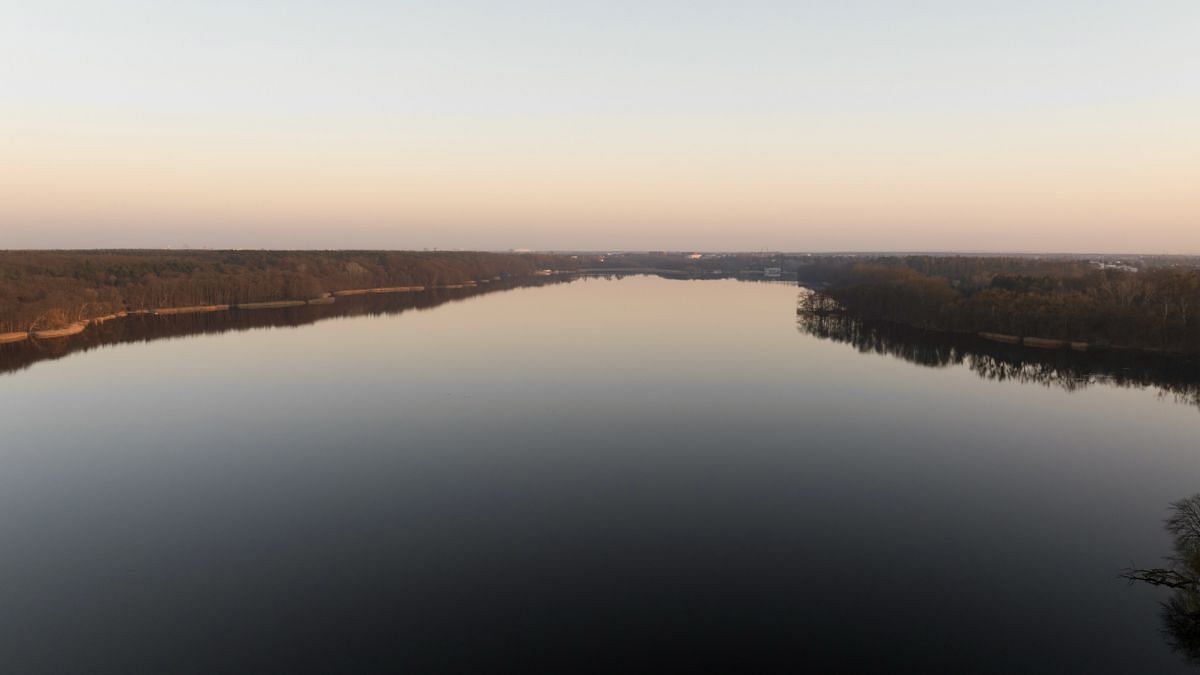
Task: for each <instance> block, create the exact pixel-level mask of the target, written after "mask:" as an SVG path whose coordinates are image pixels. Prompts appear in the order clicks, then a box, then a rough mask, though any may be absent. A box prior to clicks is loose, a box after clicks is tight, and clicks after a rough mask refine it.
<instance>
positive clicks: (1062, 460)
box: [0, 277, 1200, 673]
mask: <svg viewBox="0 0 1200 675" xmlns="http://www.w3.org/2000/svg"><path fill="white" fill-rule="evenodd" d="M800 292H801V291H800V289H797V288H796V287H794V286H789V285H784V284H763V283H741V282H736V281H671V280H665V279H659V278H653V277H629V278H624V279H619V280H604V279H588V280H580V281H576V282H574V283H570V284H557V285H550V286H545V287H541V288H527V289H519V290H514V291H511V292H505V293H491V294H486V295H478V296H475V297H470V298H465V299H463V300H462V301H460V302H453V303H447V304H441V305H439V306H436V307H433V305H434V304H437V303H428V304H426V305H425V306H426V307H429V309H427V311H403V312H399V313H386V311H385V312H384V313H374V312H371V313H363V314H361V315H358V316H344V317H342V318H341V319H340V320H331V321H317V322H315V323H309V322H308V321H307V320H305V321H293V322H291V323H293V324H307V325H299V326H298V327H289V328H280V327H276V328H270V327H262V328H260V329H256V330H245V331H237V332H223V333H217V332H214V333H205V334H196V335H192V336H190V337H179V338H178V339H171V340H156V341H148V342H134V343H125V344H109V345H107V346H103V347H101V348H98V349H91V350H88V351H80V352H75V353H72V354H69V355H67V356H66V357H65V358H60V359H57V360H44V361H39V362H36V363H33V362H32V361H31V360H27V361H23V362H22V364H23V365H28V367H25V368H23V369H20V370H14V371H12V372H10V373H9V374H7V375H0V433H2V434H3V441H2V442H0V461H2V462H3V471H0V537H2V541H3V543H4V546H3V549H2V552H0V659H2V660H3V661H4V663H3V664H0V668H2V670H3V671H4V672H23V673H42V672H45V673H64V672H79V673H108V672H112V673H121V672H164V673H165V672H229V671H231V670H244V671H258V672H293V671H296V670H312V671H320V672H361V671H374V670H377V671H385V672H394V671H397V670H400V671H404V670H408V671H412V672H463V671H472V672H477V671H494V670H505V669H521V668H524V669H527V670H531V671H533V670H544V669H546V668H547V667H552V666H559V667H560V669H565V670H572V671H584V670H609V671H611V670H630V669H634V668H643V669H644V668H645V667H647V666H650V665H653V666H661V667H665V666H667V665H676V666H679V665H691V666H695V665H697V664H702V665H705V666H707V667H714V666H717V665H721V666H727V667H728V668H735V667H740V668H742V669H743V670H752V671H753V670H758V671H764V670H775V671H780V672H793V671H796V670H800V669H801V668H813V667H816V668H820V669H822V670H825V671H844V672H872V671H875V672H903V671H914V670H915V671H922V670H924V671H932V672H939V671H944V672H1047V673H1049V672H1056V673H1057V672H1090V673H1133V672H1156V673H1171V672H1183V671H1184V670H1185V669H1186V668H1187V664H1186V663H1185V662H1184V660H1183V658H1182V657H1181V656H1179V655H1177V654H1175V653H1173V652H1172V651H1171V649H1170V648H1169V646H1168V644H1167V641H1166V640H1164V636H1163V635H1162V633H1161V626H1160V621H1159V606H1158V603H1159V602H1160V601H1161V600H1162V599H1163V598H1164V597H1165V596H1164V594H1162V593H1159V592H1156V591H1155V590H1153V589H1149V588H1142V587H1136V586H1134V587H1131V586H1128V585H1127V584H1125V583H1124V582H1122V581H1120V580H1119V579H1118V578H1117V573H1118V571H1119V570H1120V569H1121V568H1123V567H1126V566H1129V565H1130V564H1131V563H1133V564H1138V565H1155V564H1157V563H1158V562H1159V558H1160V557H1161V556H1162V555H1164V554H1166V553H1168V552H1169V550H1170V545H1171V544H1170V539H1169V538H1168V536H1167V535H1166V533H1164V532H1163V531H1162V529H1161V527H1160V525H1161V521H1162V518H1163V517H1164V515H1165V513H1166V508H1167V505H1168V504H1169V503H1171V502H1173V501H1175V500H1177V499H1180V498H1182V497H1185V496H1188V495H1190V494H1193V493H1195V492H1197V491H1200V462H1197V441H1196V438H1197V432H1198V431H1200V410H1198V409H1197V407H1196V406H1195V405H1193V404H1191V403H1186V402H1185V403H1179V402H1177V401H1176V399H1175V398H1174V397H1172V396H1165V397H1164V396H1161V395H1159V394H1158V393H1157V392H1156V391H1155V390H1154V388H1153V387H1150V388H1145V387H1142V386H1140V385H1138V386H1110V385H1107V384H1105V383H1104V382H1103V381H1097V382H1096V383H1095V384H1093V385H1092V386H1084V387H1073V388H1064V387H1062V386H1043V384H1042V383H1041V382H1039V381H1036V378H1035V379H1033V380H1030V379H1028V378H1026V379H1022V378H1013V377H1005V378H999V379H985V378H981V377H980V376H979V375H980V374H981V373H980V369H978V368H974V367H970V366H971V364H973V363H974V362H973V361H969V360H968V361H967V362H964V361H963V360H962V359H954V358H951V359H941V360H938V359H935V360H934V362H932V363H926V364H925V365H920V364H918V363H914V362H913V361H914V360H916V361H921V359H906V358H897V357H896V355H895V354H897V353H898V352H897V351H896V350H894V349H892V350H889V349H881V350H868V352H867V353H863V351H860V349H855V348H853V347H852V346H851V345H848V344H847V340H838V339H836V336H833V335H830V333H829V332H828V331H826V332H825V333H820V332H819V331H818V334H816V335H814V334H813V331H812V330H808V329H806V328H805V327H804V326H803V325H798V323H797V316H796V314H795V306H796V300H797V295H798V293H800ZM401 309H403V308H401ZM281 311H285V310H281ZM220 320H221V319H215V318H209V319H205V321H220ZM830 337H834V339H829V338H830ZM848 342H850V343H851V344H854V345H856V346H858V347H860V348H861V347H862V346H863V345H862V342H861V340H860V341H857V342H856V341H855V340H848ZM874 351H880V352H883V353H874ZM925 361H928V359H925ZM30 363H31V364H32V365H29V364H30ZM928 365H934V366H938V367H932V368H931V367H927V366H928ZM1126 384H1128V382H1127V383H1126ZM1134 384H1137V381H1135V382H1134ZM1068 389H1073V390H1068Z"/></svg>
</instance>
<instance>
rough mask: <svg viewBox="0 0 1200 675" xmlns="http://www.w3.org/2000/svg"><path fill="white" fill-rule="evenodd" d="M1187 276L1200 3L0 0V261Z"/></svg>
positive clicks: (1197, 225) (1197, 220)
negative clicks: (777, 260)
mask: <svg viewBox="0 0 1200 675" xmlns="http://www.w3.org/2000/svg"><path fill="white" fill-rule="evenodd" d="M165 246H174V247H180V246H193V247H222V248H224V247H231V248H242V247H246V248H413V249H420V248H465V249H489V250H504V249H510V248H532V249H560V250H561V249H588V250H604V249H626V250H658V249H669V250H761V249H770V250H794V251H830V250H838V251H844V250H869V251H882V250H896V251H917V250H920V251H941V250H962V251H1075V252H1148V253H1192V254H1196V253H1200V2H1197V1H1196V0H1141V1H1137V2H1134V1H1125V0H1110V1H1105V0H1089V1H1086V2H1084V1H1076V0H1059V1H1054V2H1051V1H1049V0H1039V1H1036V2H1035V1H1026V0H1006V1H1004V2H999V1H991V0H978V1H964V0H912V1H910V2H899V1H886V2H885V1H882V0H840V1H836V2H834V1H830V2H804V1H802V0H790V1H782V0H780V1H775V0H741V1H738V2H732V1H730V2H711V1H709V0H688V1H675V0H637V1H624V0H609V1H606V2H575V1H573V0H510V1H507V2H495V1H494V0H487V1H484V0H461V1H458V2H455V1H452V0H440V1H436V2H435V1H415V2H403V1H393V2H383V1H368V0H358V1H355V0H345V1H342V2H336V3H335V2H310V1H308V0H288V1H286V2H276V1H273V0H261V1H251V0H238V1H227V0H207V1H205V2H195V1H187V0H174V1H172V2H161V1H157V2H137V1H134V0H107V1H106V2H96V1H94V0H89V1H79V0H76V1H66V0H0V248H32V247H49V248H92V247H165Z"/></svg>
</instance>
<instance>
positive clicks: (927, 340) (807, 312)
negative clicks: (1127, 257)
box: [796, 293, 1200, 407]
mask: <svg viewBox="0 0 1200 675" xmlns="http://www.w3.org/2000/svg"><path fill="white" fill-rule="evenodd" d="M807 297H808V294H807V293H802V294H801V300H800V303H799V304H798V308H797V311H796V325H797V329H798V330H799V331H800V332H801V333H804V334H807V335H812V336H815V337H818V338H822V339H825V340H832V341H835V342H842V343H845V344H848V345H851V346H853V347H854V348H855V349H857V350H858V351H860V352H864V353H873V354H885V355H888V356H894V357H896V358H900V359H904V360H905V361H909V362H911V363H916V364H919V365H922V366H926V367H930V368H945V367H948V366H965V367H967V368H969V369H971V370H972V371H973V372H974V373H976V374H977V375H979V376H980V377H982V378H984V379H988V380H998V381H1005V380H1013V381H1017V382H1022V383H1035V384H1041V385H1044V386H1052V387H1059V388H1062V389H1065V390H1067V391H1076V390H1079V389H1083V388H1086V387H1089V386H1091V385H1094V384H1107V385H1113V386H1118V387H1131V388H1138V389H1154V390H1156V391H1157V392H1158V393H1159V394H1160V395H1161V396H1170V397H1172V398H1174V399H1175V400H1177V401H1179V402H1181V403H1186V404H1189V405H1193V406H1197V407H1200V362H1197V361H1194V360H1186V359H1182V358H1179V357H1172V356H1166V355H1161V354H1147V353H1142V352H1134V351H1123V350H1093V351H1088V352H1077V351H1072V350H1069V349H1052V350H1042V349H1032V348H1028V347H1021V346H1019V345H1008V344H1001V343H997V342H991V341H988V340H984V339H982V338H979V337H977V336H975V335H970V334H953V333H940V332H933V331H923V330H921V329H918V328H912V327H909V326H902V325H897V324H889V323H878V322H865V321H861V320H858V319H855V318H854V317H852V316H848V315H846V314H843V313H840V312H837V311H827V310H822V309H817V310H813V308H810V307H808V306H807V305H806V303H805V299H806V298H807Z"/></svg>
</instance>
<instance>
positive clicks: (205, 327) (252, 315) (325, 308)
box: [0, 278, 572, 375]
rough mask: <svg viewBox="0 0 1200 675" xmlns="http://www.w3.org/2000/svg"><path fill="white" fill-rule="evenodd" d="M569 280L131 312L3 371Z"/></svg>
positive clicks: (10, 359) (22, 356) (9, 357)
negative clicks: (267, 305)
mask: <svg viewBox="0 0 1200 675" xmlns="http://www.w3.org/2000/svg"><path fill="white" fill-rule="evenodd" d="M571 280H572V279H570V278H566V279H564V278H537V279H527V280H521V281H505V282H494V283H491V284H489V285H484V286H477V287H470V288H447V289H431V290H428V291H423V292H420V293H383V294H373V295H355V296H345V297H341V298H338V299H337V302H334V303H332V304H328V305H302V306H299V307H286V308H278V309H260V310H236V309H235V310H232V311H225V312H205V313H197V314H178V315H170V316H155V315H149V314H131V315H129V316H127V317H124V318H122V319H118V320H114V321H108V322H106V323H103V324H100V325H93V326H89V327H88V329H87V330H85V331H84V332H83V333H80V334H79V335H76V336H73V337H70V338H65V339H54V340H26V341H24V342H18V343H14V344H5V345H0V375H3V374H5V373H12V372H15V371H18V370H21V369H24V368H28V367H29V366H31V365H33V364H34V363H37V362H38V361H45V360H52V359H59V358H62V357H64V356H68V355H70V354H74V353H77V352H86V351H89V350H91V349H95V348H97V347H103V346H106V345H114V344H120V343H123V342H150V341H152V340H162V339H169V338H176V337H184V336H187V335H199V334H205V333H226V332H229V331H244V330H253V329H257V328H289V327H297V326H304V325H307V324H312V323H316V322H318V321H323V320H326V319H336V318H347V317H355V316H378V315H384V314H400V313H401V312H407V311H410V310H424V309H432V308H434V307H437V306H438V305H442V304H445V303H447V302H455V301H458V300H465V299H467V298H471V297H475V296H478V295H483V294H485V293H495V292H497V291H508V290H513V289H515V288H525V287H533V286H547V285H551V284H558V283H567V282H570V281H571Z"/></svg>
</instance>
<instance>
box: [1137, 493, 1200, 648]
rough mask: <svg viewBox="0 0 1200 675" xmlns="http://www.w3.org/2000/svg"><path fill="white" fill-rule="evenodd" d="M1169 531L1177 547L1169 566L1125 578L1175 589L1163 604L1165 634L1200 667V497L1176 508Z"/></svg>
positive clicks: (1174, 507)
mask: <svg viewBox="0 0 1200 675" xmlns="http://www.w3.org/2000/svg"><path fill="white" fill-rule="evenodd" d="M1165 527H1166V530H1167V532H1168V533H1169V534H1170V535H1171V538H1172V539H1173V543H1174V553H1173V555H1171V556H1169V557H1167V558H1166V563H1167V566H1166V567H1155V568H1150V569H1129V570H1126V571H1125V572H1123V573H1122V574H1121V576H1122V577H1124V578H1125V579H1128V580H1130V581H1136V582H1142V583H1147V584H1150V585H1152V586H1161V587H1165V588H1170V589H1172V593H1171V597H1170V598H1168V599H1167V600H1166V601H1165V602H1163V609H1162V621H1163V632H1164V634H1165V635H1166V637H1167V642H1168V643H1169V644H1170V645H1171V648H1172V649H1174V650H1175V651H1177V652H1179V653H1180V654H1182V655H1183V656H1184V657H1185V658H1186V659H1187V660H1188V661H1189V662H1190V663H1192V664H1194V665H1200V494H1196V495H1192V496H1191V497H1188V498H1187V499H1181V500H1179V501H1177V502H1175V503H1174V504H1172V505H1171V515H1170V516H1169V517H1168V518H1167V521H1166V524H1165Z"/></svg>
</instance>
